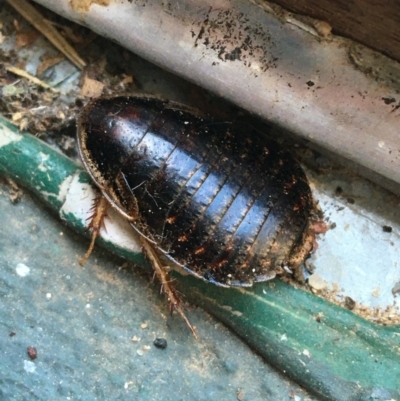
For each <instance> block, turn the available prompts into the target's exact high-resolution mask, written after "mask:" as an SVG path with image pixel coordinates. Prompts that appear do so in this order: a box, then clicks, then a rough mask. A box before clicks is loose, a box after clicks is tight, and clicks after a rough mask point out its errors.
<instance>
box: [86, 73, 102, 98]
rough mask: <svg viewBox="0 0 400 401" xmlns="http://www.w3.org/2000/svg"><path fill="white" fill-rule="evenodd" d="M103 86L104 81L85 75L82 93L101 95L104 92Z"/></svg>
mask: <svg viewBox="0 0 400 401" xmlns="http://www.w3.org/2000/svg"><path fill="white" fill-rule="evenodd" d="M103 88H104V84H103V83H102V82H99V81H96V80H95V79H91V78H88V77H85V80H84V82H83V85H82V88H81V95H82V96H86V97H99V96H100V95H101V93H102V92H103Z"/></svg>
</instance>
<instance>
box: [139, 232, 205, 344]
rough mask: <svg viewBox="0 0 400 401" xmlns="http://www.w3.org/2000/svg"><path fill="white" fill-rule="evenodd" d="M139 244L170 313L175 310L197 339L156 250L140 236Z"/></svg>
mask: <svg viewBox="0 0 400 401" xmlns="http://www.w3.org/2000/svg"><path fill="white" fill-rule="evenodd" d="M140 242H141V243H142V246H143V250H144V252H145V254H146V256H147V257H148V258H149V260H150V262H151V264H152V266H153V268H154V272H155V274H156V276H157V278H158V279H159V281H160V283H161V289H162V291H164V292H165V294H166V295H167V297H168V301H169V305H170V310H171V313H172V311H173V310H176V311H177V312H178V313H179V314H180V315H181V317H182V319H183V320H184V321H185V322H186V324H187V326H188V327H189V329H190V330H191V332H192V333H193V336H194V338H196V339H197V334H196V331H195V329H194V327H193V326H192V325H191V323H190V322H189V319H188V318H187V317H186V315H185V312H184V311H183V307H182V302H181V300H180V298H179V295H178V293H177V291H176V290H175V288H174V286H173V285H172V282H171V279H170V277H169V275H168V273H167V271H166V270H165V268H164V267H163V265H162V263H161V261H160V258H159V257H158V255H157V252H156V250H155V249H154V248H153V246H152V244H151V243H150V242H149V241H148V240H147V239H146V238H145V237H142V236H141V237H140Z"/></svg>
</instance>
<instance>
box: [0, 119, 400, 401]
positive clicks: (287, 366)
mask: <svg viewBox="0 0 400 401" xmlns="http://www.w3.org/2000/svg"><path fill="white" fill-rule="evenodd" d="M10 138H11V139H13V140H10ZM43 155H44V156H43ZM77 172H80V177H81V179H82V180H85V181H87V182H89V178H88V176H87V175H86V173H84V172H81V169H80V167H79V166H77V165H76V164H75V163H73V162H72V161H71V160H70V159H68V158H66V157H65V156H63V155H61V154H59V153H58V152H56V151H55V150H53V149H51V148H50V147H48V146H47V145H46V144H44V143H43V142H41V141H40V140H38V139H36V138H34V137H32V136H30V135H22V134H20V133H19V132H18V131H17V130H16V129H15V128H14V127H13V126H12V125H10V124H9V123H8V122H7V121H5V120H2V119H0V173H2V174H7V175H9V176H10V177H11V178H13V179H15V180H17V181H18V182H20V183H21V184H22V185H24V186H25V187H27V188H28V189H29V190H31V191H32V192H33V193H35V194H36V195H37V196H38V197H39V198H40V199H41V200H42V201H43V202H44V203H46V204H47V206H48V207H50V208H51V209H52V210H53V211H56V212H57V211H59V209H60V207H61V206H62V201H60V196H59V194H60V186H61V185H62V184H63V183H65V180H66V179H67V178H68V177H69V176H71V175H73V174H76V173H77ZM67 217H68V221H67V224H69V225H70V226H71V227H73V228H74V229H75V230H77V231H79V232H81V233H82V232H84V222H79V221H78V222H77V221H76V219H75V217H74V216H73V215H71V216H67ZM104 245H106V246H108V247H109V248H110V249H112V251H114V252H116V253H119V250H118V249H117V248H116V247H115V246H114V247H113V245H112V244H104ZM123 256H124V257H126V258H128V259H130V260H132V261H134V262H136V263H137V264H139V265H141V266H146V267H148V263H146V262H145V261H144V259H143V257H142V256H141V255H138V254H126V253H125V254H124V255H123ZM174 277H175V278H176V283H177V287H178V289H179V290H180V291H181V292H182V293H183V294H185V296H186V298H187V299H188V300H190V301H191V302H192V303H194V304H196V305H199V306H201V307H203V308H204V309H206V310H207V311H209V312H210V313H212V314H213V315H215V316H217V317H218V318H219V319H220V320H221V321H223V322H224V323H225V324H226V325H227V326H229V327H230V328H231V329H232V330H234V331H235V332H236V333H237V334H238V335H239V336H240V337H242V338H243V339H244V340H245V341H246V342H247V343H248V344H249V345H250V346H251V347H253V349H254V350H255V351H256V352H257V353H259V354H260V355H262V356H263V357H264V358H265V360H266V361H267V362H268V363H270V364H271V365H273V366H275V367H276V368H277V369H279V370H280V371H282V372H283V373H284V374H286V375H287V376H288V377H289V378H291V379H292V380H295V381H296V382H298V383H300V384H301V385H303V386H304V387H306V388H307V389H309V390H311V391H314V392H315V393H316V394H318V395H319V396H320V397H321V399H323V400H335V401H336V400H337V401H364V400H365V401H372V400H375V401H376V400H380V401H385V400H386V401H390V400H396V401H400V392H399V389H400V327H399V326H393V327H382V326H377V325H374V324H372V323H369V322H367V321H365V320H363V319H362V318H360V317H358V316H356V315H354V314H353V313H351V312H350V311H348V310H345V309H342V308H340V307H337V306H335V305H333V304H331V303H329V302H327V301H325V300H323V299H321V298H318V297H316V296H314V295H312V294H310V293H308V292H306V291H303V290H301V289H296V288H294V287H292V286H290V285H287V284H285V283H283V282H281V281H280V280H273V281H271V282H267V283H260V284H258V285H255V286H254V287H253V288H250V289H224V288H219V287H216V286H213V285H210V284H206V283H204V282H202V281H201V280H198V279H195V278H194V277H189V276H185V277H182V276H180V275H179V274H177V273H176V274H175V273H174ZM188 313H189V316H190V312H188ZM188 335H189V332H188ZM243 368H244V369H245V367H243Z"/></svg>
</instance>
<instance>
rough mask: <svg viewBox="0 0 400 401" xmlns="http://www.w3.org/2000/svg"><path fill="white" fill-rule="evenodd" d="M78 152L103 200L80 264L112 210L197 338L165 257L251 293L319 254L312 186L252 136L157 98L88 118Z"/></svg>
mask: <svg viewBox="0 0 400 401" xmlns="http://www.w3.org/2000/svg"><path fill="white" fill-rule="evenodd" d="M78 146H79V152H80V155H81V158H82V161H83V164H84V166H85V168H86V169H87V171H88V173H89V174H90V176H91V177H92V179H93V181H94V182H95V184H96V185H97V187H98V188H99V189H100V191H101V194H102V198H101V199H100V200H99V202H98V203H97V206H96V207H97V213H95V215H94V217H93V220H92V223H91V227H92V228H93V234H92V244H91V246H90V248H89V251H88V253H87V254H86V255H85V257H84V258H83V260H82V262H83V261H84V260H85V259H86V258H87V257H88V256H89V254H90V252H91V250H92V248H93V244H94V241H95V238H96V236H97V235H98V232H99V230H100V227H101V224H102V218H103V217H104V214H105V210H106V207H107V205H111V206H112V207H114V208H115V209H116V210H117V211H118V212H119V213H120V214H121V215H122V216H123V217H124V218H126V219H127V220H129V222H130V224H131V225H132V227H133V229H135V230H136V231H137V232H138V233H139V234H140V238H141V243H142V246H143V250H144V252H145V253H146V255H147V256H148V258H149V259H150V261H151V263H152V265H153V267H154V269H155V272H156V275H157V277H158V278H159V280H160V282H161V284H162V288H163V290H164V291H165V293H166V295H167V296H168V299H169V302H170V307H171V311H172V310H173V309H175V310H177V311H178V312H179V314H180V315H181V316H182V317H183V318H184V319H185V321H186V323H187V324H188V326H189V327H190V328H191V330H192V332H193V333H194V329H193V328H192V326H191V325H190V323H189V321H188V320H187V318H186V316H185V314H184V312H183V309H182V304H181V301H180V299H179V297H178V295H177V292H176V291H175V289H174V288H173V286H172V284H171V280H170V279H169V275H168V272H167V270H166V268H165V267H164V266H165V263H163V262H161V260H160V257H164V258H168V259H169V261H170V264H171V267H172V268H180V269H183V270H185V271H186V272H189V273H190V274H193V275H194V276H196V277H198V278H201V279H203V280H205V281H207V282H210V283H213V284H216V285H219V286H223V287H230V286H251V285H253V283H255V282H261V281H266V280H270V279H272V278H273V277H275V276H276V275H277V274H284V272H285V271H288V270H289V271H290V269H291V270H292V271H294V272H295V273H296V272H297V273H298V272H299V269H300V265H301V264H302V262H303V261H304V260H305V259H306V258H307V257H308V255H309V253H310V251H311V249H312V245H313V242H314V236H315V234H314V231H313V229H312V223H311V220H312V218H311V216H312V214H313V211H314V207H315V204H314V201H313V198H312V194H311V190H310V187H309V184H308V181H307V178H306V176H305V174H304V172H303V170H302V168H301V167H300V165H299V164H298V163H297V162H296V160H295V159H294V158H293V157H292V156H291V155H290V154H289V153H288V152H286V151H284V150H283V149H282V148H281V147H280V146H279V145H278V144H277V143H276V142H274V141H272V140H270V139H267V138H266V137H265V136H264V135H263V134H262V133H260V132H258V131H257V130H256V129H255V128H253V127H251V126H248V125H245V124H242V123H240V122H216V121H213V120H212V119H209V118H204V117H203V116H202V115H201V114H200V113H199V112H196V111H195V110H193V109H190V108H188V107H186V106H184V105H181V104H178V103H175V102H172V101H168V100H161V99H158V98H156V97H151V96H109V97H101V98H97V99H94V100H92V101H90V102H89V103H88V104H87V105H86V107H85V108H84V110H83V112H82V114H81V116H80V118H79V121H78ZM194 334H195V333H194Z"/></svg>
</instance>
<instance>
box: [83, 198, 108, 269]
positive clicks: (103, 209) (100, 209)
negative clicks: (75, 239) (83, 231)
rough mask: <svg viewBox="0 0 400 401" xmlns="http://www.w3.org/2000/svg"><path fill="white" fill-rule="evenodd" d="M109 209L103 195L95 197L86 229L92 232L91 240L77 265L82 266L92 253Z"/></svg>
mask: <svg viewBox="0 0 400 401" xmlns="http://www.w3.org/2000/svg"><path fill="white" fill-rule="evenodd" d="M108 207H109V203H108V202H107V200H106V198H105V197H104V196H103V195H97V196H96V198H95V200H94V202H93V207H92V211H93V214H92V216H91V217H89V219H91V221H90V223H89V226H88V228H89V229H91V230H92V238H91V240H90V245H89V249H88V250H87V252H86V253H85V255H84V256H83V258H82V259H81V260H80V261H79V264H80V265H81V266H82V265H83V264H84V263H85V262H86V260H87V259H88V257H89V256H90V254H91V253H92V252H93V248H94V243H95V241H96V238H97V237H98V236H99V234H100V229H101V228H102V227H104V217H106V216H107V208H108Z"/></svg>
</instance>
